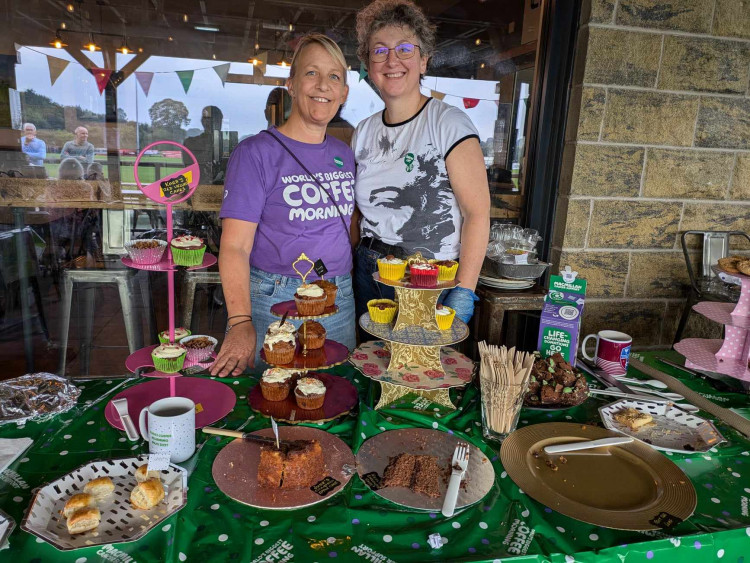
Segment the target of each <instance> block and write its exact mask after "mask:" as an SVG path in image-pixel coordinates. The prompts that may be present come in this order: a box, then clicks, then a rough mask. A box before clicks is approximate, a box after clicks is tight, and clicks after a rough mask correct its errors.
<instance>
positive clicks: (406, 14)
mask: <svg viewBox="0 0 750 563" xmlns="http://www.w3.org/2000/svg"><path fill="white" fill-rule="evenodd" d="M389 25H395V26H398V27H406V28H407V29H409V30H411V31H413V32H414V34H415V35H416V36H417V39H418V41H419V49H420V51H421V53H422V55H426V56H428V57H431V56H432V53H433V51H434V50H435V30H436V26H435V25H434V24H432V23H430V20H429V19H427V16H426V15H425V14H424V12H423V11H422V9H421V8H419V7H418V6H417V5H416V4H415V3H414V2H412V1H411V0H375V1H374V2H371V3H370V4H368V5H367V6H365V7H364V8H362V9H361V10H360V11H359V12H357V42H358V43H359V45H358V46H357V57H359V60H360V61H362V62H363V63H365V66H368V64H369V62H370V57H369V45H370V37H371V36H372V34H373V33H375V32H377V31H379V30H381V29H383V28H384V27H387V26H389Z"/></svg>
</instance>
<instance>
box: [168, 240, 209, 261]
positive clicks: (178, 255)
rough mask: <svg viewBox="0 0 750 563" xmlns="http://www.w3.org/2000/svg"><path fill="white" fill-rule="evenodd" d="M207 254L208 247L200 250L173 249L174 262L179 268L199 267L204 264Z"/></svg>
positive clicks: (204, 246)
mask: <svg viewBox="0 0 750 563" xmlns="http://www.w3.org/2000/svg"><path fill="white" fill-rule="evenodd" d="M205 253H206V245H203V248H199V249H197V250H196V249H186V248H175V247H174V246H173V247H172V260H173V261H174V263H175V264H177V265H178V266H199V265H200V264H202V263H203V255H204V254H205Z"/></svg>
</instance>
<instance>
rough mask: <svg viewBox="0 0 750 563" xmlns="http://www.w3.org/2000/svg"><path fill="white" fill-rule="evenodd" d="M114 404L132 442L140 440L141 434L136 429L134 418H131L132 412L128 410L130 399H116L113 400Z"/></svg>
mask: <svg viewBox="0 0 750 563" xmlns="http://www.w3.org/2000/svg"><path fill="white" fill-rule="evenodd" d="M112 406H113V407H115V410H116V411H117V414H118V415H119V417H120V422H122V427H123V428H124V429H125V434H127V436H128V440H130V441H131V442H135V441H136V440H139V439H140V436H139V435H138V431H137V430H136V429H135V424H133V420H132V419H131V418H130V413H129V412H128V400H127V399H124V398H123V399H115V400H114V401H112Z"/></svg>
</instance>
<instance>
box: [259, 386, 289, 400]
mask: <svg viewBox="0 0 750 563" xmlns="http://www.w3.org/2000/svg"><path fill="white" fill-rule="evenodd" d="M289 388H290V385H288V384H287V385H278V386H276V385H273V386H265V385H263V383H261V384H260V392H261V395H263V398H264V399H265V400H266V401H283V400H284V399H286V398H287V397H288V396H289Z"/></svg>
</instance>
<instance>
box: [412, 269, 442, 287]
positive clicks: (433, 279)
mask: <svg viewBox="0 0 750 563" xmlns="http://www.w3.org/2000/svg"><path fill="white" fill-rule="evenodd" d="M409 273H410V274H411V283H412V285H415V286H417V287H435V286H436V285H437V280H438V267H437V266H433V265H432V264H412V265H411V266H409Z"/></svg>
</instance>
